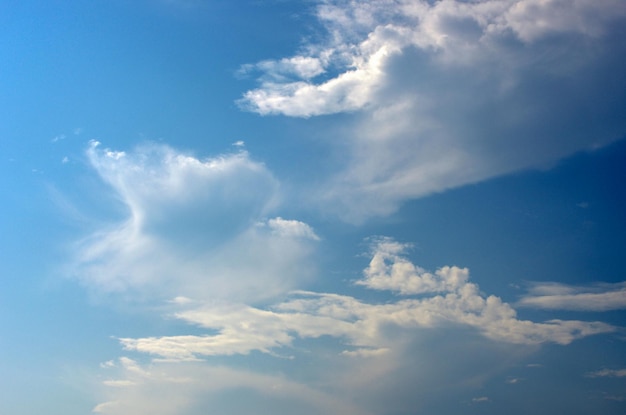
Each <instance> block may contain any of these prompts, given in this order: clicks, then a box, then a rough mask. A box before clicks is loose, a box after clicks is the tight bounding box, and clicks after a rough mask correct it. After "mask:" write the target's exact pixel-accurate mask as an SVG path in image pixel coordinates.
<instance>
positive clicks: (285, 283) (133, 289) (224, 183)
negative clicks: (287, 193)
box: [70, 142, 316, 303]
mask: <svg viewBox="0 0 626 415" xmlns="http://www.w3.org/2000/svg"><path fill="white" fill-rule="evenodd" d="M88 156H89V160H90V162H91V164H92V166H93V167H94V168H95V169H96V171H97V173H98V174H99V176H100V178H101V179H102V180H103V181H104V182H105V183H106V184H108V185H109V186H110V188H111V190H112V193H113V196H114V197H115V198H116V199H117V200H118V201H119V202H121V204H122V206H123V208H124V209H125V211H126V213H125V217H123V218H122V219H121V220H119V221H118V222H114V223H112V224H110V225H108V226H103V227H101V229H99V230H97V231H96V232H94V233H93V234H92V235H91V236H90V237H88V238H85V239H84V240H82V241H80V242H79V243H77V246H76V249H75V252H76V257H75V259H74V262H73V264H71V267H70V272H71V273H72V274H73V275H74V276H75V277H76V278H78V279H80V280H81V281H83V282H84V283H85V284H86V285H88V286H89V287H92V288H94V289H95V290H98V291H100V292H117V293H124V294H125V295H127V296H130V297H132V298H135V299H152V300H155V299H159V300H165V299H171V298H178V301H177V302H178V303H180V302H181V301H182V299H183V298H194V299H196V298H202V299H204V300H206V299H208V298H226V297H228V298H230V299H231V300H232V299H239V300H246V301H256V300H261V299H264V298H269V297H272V296H274V295H277V294H280V293H283V292H285V291H287V290H290V289H293V288H295V284H296V283H297V282H300V283H302V282H303V281H305V280H306V279H307V278H308V277H309V276H310V275H311V270H312V269H313V268H314V267H313V264H311V263H309V262H308V261H309V259H308V258H309V254H310V252H311V249H312V248H313V246H312V245H311V243H312V242H313V241H314V240H315V239H316V237H315V233H314V232H313V231H312V229H311V228H310V227H308V225H306V224H304V223H302V222H299V221H295V220H291V221H288V220H283V219H280V218H276V219H270V220H269V221H267V222H265V224H266V226H257V223H258V222H259V220H260V218H262V217H265V216H266V214H267V213H268V212H270V211H271V210H272V209H274V208H275V207H276V205H277V201H278V200H279V185H278V182H277V180H276V179H275V178H274V177H273V176H272V174H271V173H270V172H269V171H268V170H267V168H266V167H265V166H264V165H263V164H261V163H258V162H256V161H254V160H252V159H251V158H250V157H249V155H248V153H246V152H245V151H240V152H237V153H233V154H226V155H222V156H219V157H214V158H208V159H204V160H201V159H198V158H196V157H194V156H192V155H188V154H184V153H181V152H179V151H176V150H174V149H172V148H170V147H167V146H161V145H156V144H147V145H144V146H141V147H138V148H136V149H134V150H133V151H131V152H122V151H113V150H109V149H102V148H101V147H100V146H99V145H98V143H96V142H93V143H92V145H91V147H90V148H89V150H88Z"/></svg>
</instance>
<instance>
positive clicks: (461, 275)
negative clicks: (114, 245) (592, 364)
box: [120, 238, 615, 360]
mask: <svg viewBox="0 0 626 415" xmlns="http://www.w3.org/2000/svg"><path fill="white" fill-rule="evenodd" d="M402 249H403V246H402V245H401V244H398V243H397V242H395V241H393V240H391V239H386V238H385V239H379V240H377V241H376V242H375V244H374V246H373V248H372V255H373V257H372V260H371V261H370V265H369V267H368V268H367V269H366V270H365V272H364V274H365V279H363V280H361V281H358V282H357V283H359V284H362V285H366V286H367V287H368V288H373V289H378V290H391V291H397V292H399V293H402V294H422V295H423V294H430V295H429V296H423V297H421V298H407V299H401V300H398V301H396V302H388V303H384V304H376V303H366V302H362V301H360V300H358V299H356V298H354V297H350V296H346V295H339V294H330V293H312V292H303V291H301V292H295V293H294V294H292V296H291V297H290V298H288V299H287V300H286V301H284V302H281V303H278V304H276V305H274V306H273V307H271V308H270V309H259V308H255V307H251V306H246V305H233V304H225V303H222V304H216V303H211V304H209V305H204V306H200V307H197V306H195V307H194V306H192V307H189V308H188V309H187V310H183V311H180V312H178V313H175V314H174V316H175V317H176V318H178V319H182V320H184V321H186V322H188V323H192V324H195V325H199V326H201V327H204V328H206V329H211V330H216V331H217V333H216V334H206V335H201V336H198V335H188V336H167V337H149V338H139V339H132V338H123V339H120V341H121V343H122V344H123V346H124V348H125V349H127V350H133V351H139V352H144V353H149V354H152V355H155V356H158V357H159V358H163V359H166V360H196V359H199V358H200V357H202V356H217V355H233V354H248V353H250V352H251V351H260V352H263V353H270V354H271V353H274V352H275V351H277V350H279V349H281V348H284V347H291V346H292V345H293V342H294V339H295V338H296V337H298V338H301V339H306V338H318V337H321V336H332V337H337V338H339V339H341V340H342V342H343V343H344V344H346V345H349V346H351V347H353V348H354V349H353V350H344V352H342V353H343V354H344V355H347V356H378V355H381V354H384V353H386V352H387V351H389V349H390V348H393V347H394V346H393V345H394V339H393V338H390V337H389V336H388V335H385V334H384V333H385V330H387V328H389V327H399V328H402V329H403V330H416V329H420V328H435V327H447V326H448V327H449V326H465V327H470V328H473V329H475V330H477V331H479V332H480V333H482V334H483V335H484V336H485V337H487V338H490V339H492V340H495V341H500V342H508V343H512V344H526V345H532V344H541V343H546V342H553V343H558V344H563V345H566V344H569V343H571V342H572V341H574V340H576V339H579V338H583V337H586V336H590V335H594V334H601V333H610V332H613V331H615V327H613V326H610V325H608V324H605V323H601V322H585V321H576V320H550V321H546V322H542V323H537V322H533V321H528V320H519V319H518V318H517V316H516V312H515V310H514V309H513V308H512V307H511V306H510V305H509V304H507V303H505V302H503V301H502V300H501V299H500V298H498V297H496V296H493V295H489V296H485V295H482V294H481V293H480V291H479V288H478V286H477V285H476V284H474V283H471V282H469V272H468V271H467V269H460V268H457V267H443V268H441V269H440V270H439V271H438V272H437V273H436V274H435V275H433V274H429V273H426V272H425V271H423V270H421V269H420V268H419V267H415V266H414V265H413V264H412V263H410V262H409V261H408V260H406V259H405V258H404V257H402V256H400V254H401V252H402ZM382 261H386V262H387V264H386V265H384V266H381V262H382ZM398 275H400V276H398ZM384 280H387V281H384ZM435 294H436V295H435Z"/></svg>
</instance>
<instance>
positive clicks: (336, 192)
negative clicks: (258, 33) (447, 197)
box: [240, 0, 626, 222]
mask: <svg viewBox="0 0 626 415" xmlns="http://www.w3.org/2000/svg"><path fill="white" fill-rule="evenodd" d="M317 17H318V19H319V21H320V22H321V23H322V24H323V25H324V26H325V28H326V30H327V33H328V36H327V40H326V42H322V43H315V44H308V45H306V46H305V47H303V50H302V52H301V53H300V54H297V55H295V56H293V57H290V58H284V59H282V60H278V61H264V62H262V63H260V64H258V65H256V69H257V70H259V71H261V72H262V75H261V76H260V78H259V80H260V82H261V85H260V87H259V88H258V89H255V90H251V91H248V92H247V93H246V94H245V95H244V97H243V99H242V100H241V101H240V103H241V105H242V106H243V107H244V108H246V109H249V110H251V111H255V112H258V113H260V114H283V115H287V116H295V117H310V116H318V115H323V114H333V113H343V112H349V113H354V116H353V117H352V118H350V119H349V120H348V121H347V126H346V125H344V127H342V131H341V132H340V133H339V132H335V133H332V134H333V135H335V136H340V137H341V140H342V141H343V143H342V144H341V145H340V146H338V147H337V151H346V150H345V149H346V148H347V149H348V150H347V153H346V154H345V159H347V161H348V164H347V167H341V168H339V170H340V171H339V172H338V174H336V175H335V176H333V177H331V178H329V179H328V182H327V183H325V185H324V186H323V190H319V192H318V194H317V195H316V197H318V198H321V199H322V201H323V203H324V207H325V208H327V209H332V208H331V206H332V207H334V209H335V213H337V214H339V215H341V216H342V217H344V218H345V219H346V220H350V221H354V222H359V221H362V220H364V219H366V218H368V217H370V216H372V215H386V214H389V213H391V212H393V211H394V210H395V209H396V208H397V207H398V205H399V204H400V203H401V202H402V201H404V200H406V199H411V198H416V197H420V196H424V195H427V194H430V193H433V192H439V191H442V190H446V189H449V188H453V187H457V186H461V185H464V184H468V183H473V182H477V181H480V180H485V179H488V178H491V177H494V176H497V175H501V174H506V173H509V172H513V171H517V170H520V169H527V168H533V167H542V166H546V165H549V164H550V163H553V162H555V161H556V160H559V159H560V158H563V157H565V156H568V155H570V154H572V153H574V152H576V151H580V150H584V149H591V148H596V147H599V146H603V145H605V144H607V143H610V142H612V141H614V140H617V139H620V138H622V137H624V134H625V133H626V113H625V112H624V108H626V105H625V104H626V80H625V79H624V77H623V73H624V72H626V59H625V58H624V56H626V45H625V44H624V42H623V39H624V36H625V35H626V33H625V29H624V28H625V27H626V24H625V21H626V5H625V3H624V2H622V1H620V0H610V1H603V2H597V1H593V0H577V1H573V2H572V1H562V0H550V1H538V0H519V1H514V0H485V1H475V2H465V1H440V2H426V1H413V0H411V1H408V0H397V1H376V2H370V1H351V2H347V1H324V2H320V6H319V7H318V9H317ZM245 68H246V70H247V71H250V70H251V68H255V66H254V65H248V66H246V67H245ZM322 75H323V76H324V78H321V76H322ZM316 77H320V78H319V79H320V80H317V79H318V78H316ZM329 134H331V133H329ZM345 159H344V160H343V161H344V162H345ZM342 166H345V164H343V165H342Z"/></svg>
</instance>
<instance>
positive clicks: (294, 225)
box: [259, 217, 320, 241]
mask: <svg viewBox="0 0 626 415" xmlns="http://www.w3.org/2000/svg"><path fill="white" fill-rule="evenodd" d="M259 226H267V227H268V228H270V229H271V230H272V233H275V234H277V235H280V236H285V237H294V238H304V239H312V240H314V241H319V239H320V238H319V236H317V235H316V234H315V232H314V231H313V229H312V228H311V227H310V226H309V225H307V224H306V223H304V222H300V221H298V220H288V219H283V218H281V217H277V218H274V219H269V220H268V221H267V222H265V223H263V222H261V223H259Z"/></svg>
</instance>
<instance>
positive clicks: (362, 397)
mask: <svg viewBox="0 0 626 415" xmlns="http://www.w3.org/2000/svg"><path fill="white" fill-rule="evenodd" d="M407 248H408V245H406V244H401V243H398V242H396V241H394V240H393V239H389V238H379V239H375V240H373V243H372V246H371V252H370V254H371V260H370V262H369V265H368V266H367V268H366V269H365V270H364V272H363V278H361V279H359V280H357V281H355V283H356V284H358V285H362V286H365V287H367V288H370V289H372V290H378V291H383V292H393V293H396V295H397V296H400V297H399V298H398V297H396V298H395V299H394V300H393V301H386V302H371V301H369V302H368V301H363V300H360V299H358V298H356V297H353V296H348V295H340V294H333V293H315V292H307V291H296V292H293V293H291V294H290V295H289V296H288V297H287V298H286V299H285V300H284V301H281V302H278V303H275V304H274V305H271V306H267V307H263V308H261V307H254V306H250V305H246V304H243V303H234V302H227V301H214V300H210V301H203V300H202V299H198V300H192V299H185V301H175V304H176V305H177V311H175V312H173V313H172V314H171V315H169V316H168V317H170V318H171V317H173V318H176V319H178V320H180V321H183V322H186V323H188V324H191V325H194V326H197V327H198V328H199V329H200V330H201V331H203V330H204V331H205V334H202V335H175V336H162V337H143V338H121V339H119V341H120V343H121V344H122V346H123V347H124V349H125V350H126V351H127V352H128V353H139V356H141V355H144V356H145V355H148V356H151V357H152V358H151V360H150V363H143V364H142V363H139V362H138V361H136V360H134V359H130V358H126V357H123V358H120V359H119V360H118V361H117V362H107V363H106V364H104V365H103V368H104V369H106V370H107V373H110V371H111V370H114V373H115V377H111V375H109V377H107V379H106V380H104V382H103V386H104V387H105V389H106V391H107V392H106V393H105V395H106V396H107V398H106V399H107V400H106V401H105V402H103V403H102V404H99V405H98V406H97V407H96V408H95V409H94V411H95V412H97V413H103V414H111V415H113V414H122V413H127V412H128V411H129V410H131V409H132V410H137V411H139V412H138V413H148V411H156V412H155V413H158V414H164V415H166V414H174V413H180V411H181V410H184V411H185V413H189V414H195V413H202V410H206V408H207V407H211V408H213V409H215V410H220V409H223V408H224V406H223V405H227V404H228V405H232V399H227V398H226V400H224V398H223V397H224V396H226V397H228V396H229V395H228V393H229V391H237V393H238V394H239V395H238V396H240V397H241V396H245V399H243V398H242V402H244V401H245V402H248V403H250V402H251V404H253V405H260V406H259V407H258V408H257V409H256V411H261V413H264V412H263V411H264V410H265V409H264V408H266V407H267V408H270V407H271V408H274V410H275V408H276V406H278V407H280V408H290V409H285V410H289V411H292V410H293V408H303V409H302V410H303V411H305V412H304V413H309V412H310V413H312V414H313V413H332V414H340V413H341V414H344V413H347V414H368V413H370V411H371V413H381V410H382V411H383V412H384V411H385V410H389V408H385V409H383V408H381V407H379V406H380V405H381V402H386V400H387V399H388V397H389V396H397V394H398V393H405V392H406V393H407V394H409V395H407V396H415V393H416V391H415V389H414V388H413V387H411V388H409V389H407V388H406V385H408V384H410V385H415V384H419V385H421V386H420V388H423V390H422V389H420V390H422V392H423V393H422V394H418V398H416V400H417V401H419V403H416V405H421V404H423V403H424V402H427V401H428V400H429V399H433V397H432V396H430V394H435V395H436V396H438V394H440V393H443V392H444V391H439V390H436V389H433V387H432V382H433V379H435V378H437V377H442V376H443V377H445V378H446V384H447V386H446V388H445V393H446V394H447V393H449V392H450V391H452V390H456V388H457V387H459V385H463V386H462V388H463V389H466V388H468V385H471V384H473V383H475V385H476V386H475V388H476V387H478V386H479V385H480V384H482V382H483V378H484V377H485V376H488V372H489V370H487V369H486V368H492V369H490V370H496V371H497V370H500V369H498V367H499V366H502V365H503V361H509V359H511V358H512V356H515V355H520V356H523V355H524V352H523V350H524V349H528V348H529V347H530V348H531V349H532V348H533V346H536V345H539V344H543V343H557V344H561V345H567V344H569V343H571V342H572V341H574V340H576V339H580V338H583V337H587V336H591V335H597V334H602V333H611V332H614V331H615V330H616V328H615V327H614V326H611V325H608V324H605V323H601V322H597V321H596V322H593V321H592V322H589V321H577V320H550V321H546V322H533V321H529V320H521V319H519V318H518V317H517V315H516V312H515V310H514V309H513V308H512V307H511V306H510V305H509V304H507V303H505V302H503V301H502V300H501V299H500V298H498V297H495V296H493V295H489V296H487V295H484V294H482V293H481V292H480V290H479V288H478V286H477V285H476V284H475V283H472V282H470V280H469V271H468V270H467V269H464V268H458V267H450V266H446V267H442V268H440V269H439V270H438V271H436V272H435V273H429V272H427V271H425V270H423V269H421V268H420V267H418V266H415V265H414V264H413V263H411V262H410V261H409V260H408V259H407V258H406V250H407ZM179 300H180V299H179ZM445 333H447V334H445ZM454 333H456V334H454ZM459 333H460V334H461V338H458V337H456V336H458V335H459ZM442 335H444V336H447V337H444V338H445V339H447V340H448V341H447V342H444V343H442V339H441V338H438V336H442ZM323 338H325V339H333V340H334V341H333V342H332V343H328V340H326V341H324V342H322V343H319V342H320V341H322V340H321V339H323ZM429 338H435V339H436V341H435V343H436V344H437V345H438V347H436V348H434V349H433V347H432V345H429V343H426V344H420V343H419V342H417V343H416V339H421V341H422V342H423V341H425V339H429ZM445 344H447V345H448V346H446V347H443V349H442V345H445ZM459 348H460V349H461V350H462V353H461V354H462V355H463V359H466V358H468V356H474V357H475V358H476V359H478V360H477V362H476V365H477V367H473V366H471V365H470V367H467V362H465V363H461V362H456V361H455V357H454V356H456V354H455V353H458V352H459ZM444 349H445V350H444ZM452 349H454V350H456V352H454V351H453V350H452ZM418 350H419V352H418ZM485 350H491V352H490V353H487V356H489V359H488V360H489V362H486V361H485V360H484V359H485V356H486V355H485ZM503 350H505V351H506V352H503ZM237 356H239V357H241V358H244V357H245V358H246V359H251V360H253V361H255V362H257V363H259V362H262V361H263V359H272V362H273V363H272V364H270V365H269V366H267V367H269V368H276V367H281V368H282V369H280V370H279V371H278V373H279V374H277V373H276V369H274V370H270V371H267V369H265V370H264V369H262V367H265V366H264V365H262V364H261V365H259V366H258V367H257V369H256V370H255V371H254V372H251V371H249V370H248V369H245V370H244V369H243V368H242V367H241V363H237V362H241V360H236V358H237ZM416 356H419V358H416ZM443 356H445V358H443ZM503 356H506V358H503ZM285 358H288V359H285ZM224 359H235V360H230V362H231V364H230V365H229V366H224V365H223V364H222V362H225V361H227V360H224ZM415 359H417V361H414V360H415ZM424 359H426V360H424ZM430 359H433V362H438V363H436V364H434V365H433V367H430V365H428V364H426V363H425V362H430V361H431V360H430ZM444 361H447V362H450V367H447V366H446V365H445V364H442V362H444ZM281 362H283V363H281ZM303 365H305V366H307V365H310V367H308V369H306V370H304V371H303V369H302V368H303ZM244 367H247V366H244ZM416 367H420V371H418V372H417V373H416V372H415V371H414V369H415V368H416ZM615 373H616V374H613V372H611V373H609V372H607V373H606V374H604V373H600V372H598V373H597V374H595V373H594V374H592V375H593V376H596V377H597V376H621V372H620V374H617V372H615ZM592 375H590V376H592ZM381 379H383V380H385V381H389V382H391V383H390V385H392V386H390V387H391V388H392V389H394V392H393V393H390V391H388V390H386V388H384V387H381ZM416 382H417V383H416ZM435 383H437V382H435ZM428 385H431V386H428ZM405 389H406V390H405ZM476 390H478V389H476ZM402 391H404V392H402ZM242 393H243V395H241V394H242ZM170 395H172V396H171V398H172V401H170V400H169V399H170V398H169V397H170ZM258 397H262V398H261V399H260V400H258ZM161 401H163V402H162V403H159V402H161ZM476 402H479V401H476ZM203 405H204V406H203ZM207 405H210V406H207ZM266 405H269V406H266ZM370 405H373V406H370ZM376 405H378V406H376ZM202 408H204V409H202ZM238 410H239V412H245V410H244V409H241V408H240V409H238ZM267 411H268V413H270V412H269V411H271V409H267ZM255 413H257V412H255ZM390 413H393V411H391V412H390Z"/></svg>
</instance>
